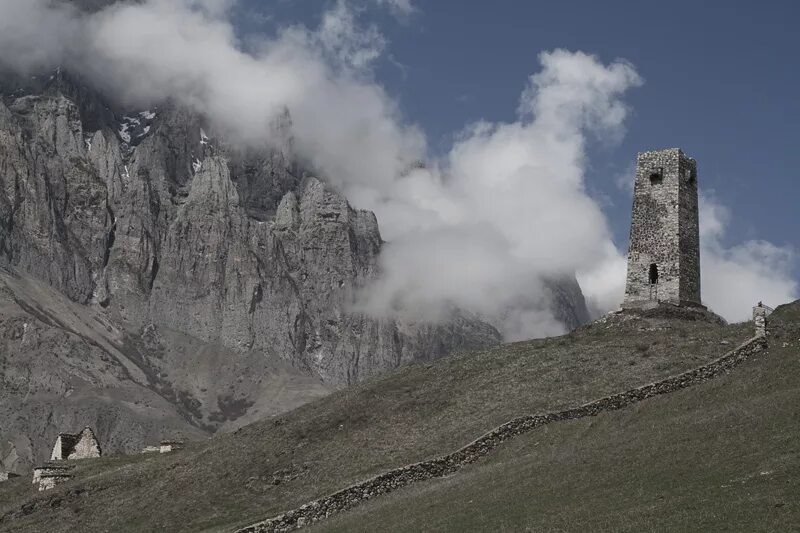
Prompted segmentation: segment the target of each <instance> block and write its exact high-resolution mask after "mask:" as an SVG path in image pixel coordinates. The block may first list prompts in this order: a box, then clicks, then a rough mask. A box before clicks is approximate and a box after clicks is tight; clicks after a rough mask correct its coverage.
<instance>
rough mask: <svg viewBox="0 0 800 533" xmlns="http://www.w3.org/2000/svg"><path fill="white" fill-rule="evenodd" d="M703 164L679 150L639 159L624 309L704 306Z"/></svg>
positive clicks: (645, 154) (651, 154) (643, 154)
mask: <svg viewBox="0 0 800 533" xmlns="http://www.w3.org/2000/svg"><path fill="white" fill-rule="evenodd" d="M697 204H698V200H697V163H696V162H695V160H694V159H692V158H690V157H688V156H687V155H686V154H684V153H683V152H682V151H681V150H680V149H678V148H670V149H668V150H658V151H653V152H641V153H640V154H639V156H638V158H637V161H636V183H635V185H634V190H633V214H632V217H631V240H630V249H629V251H628V277H627V282H626V286H625V300H624V301H623V304H622V306H623V307H641V306H646V305H653V304H656V303H658V302H669V303H673V304H678V305H693V306H700V305H701V301H700V228H699V224H698V205H697Z"/></svg>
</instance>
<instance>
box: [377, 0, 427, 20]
mask: <svg viewBox="0 0 800 533" xmlns="http://www.w3.org/2000/svg"><path fill="white" fill-rule="evenodd" d="M373 1H374V2H375V3H376V4H378V5H383V6H388V7H389V9H391V10H392V12H393V13H395V14H397V15H401V16H407V15H410V14H412V13H414V12H415V11H416V10H417V9H416V7H414V5H413V4H412V2H411V0H373Z"/></svg>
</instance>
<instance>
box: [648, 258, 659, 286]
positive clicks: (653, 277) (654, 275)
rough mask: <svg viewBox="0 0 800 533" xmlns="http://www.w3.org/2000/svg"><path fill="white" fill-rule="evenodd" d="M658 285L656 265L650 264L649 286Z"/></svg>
mask: <svg viewBox="0 0 800 533" xmlns="http://www.w3.org/2000/svg"><path fill="white" fill-rule="evenodd" d="M657 283H658V265H656V264H655V263H651V264H650V285H656V284H657Z"/></svg>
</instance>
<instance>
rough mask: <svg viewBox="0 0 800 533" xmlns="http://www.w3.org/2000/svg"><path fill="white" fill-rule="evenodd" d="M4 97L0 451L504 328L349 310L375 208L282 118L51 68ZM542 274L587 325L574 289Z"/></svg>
mask: <svg viewBox="0 0 800 533" xmlns="http://www.w3.org/2000/svg"><path fill="white" fill-rule="evenodd" d="M0 94H2V95H3V97H2V103H0V267H2V268H4V271H3V273H2V276H0V277H1V278H2V287H4V288H3V291H2V293H0V305H2V306H4V307H2V313H0V342H2V346H0V347H2V350H3V353H2V355H0V360H2V367H0V381H2V385H3V392H2V398H0V399H1V400H2V406H3V407H2V409H0V428H2V429H0V461H3V462H4V464H3V465H0V466H5V467H6V468H8V467H9V466H10V465H11V464H12V463H19V464H29V463H30V462H31V461H33V460H34V459H36V458H37V457H39V456H42V453H46V451H47V450H46V448H47V446H49V445H50V444H51V443H50V442H49V440H51V438H52V437H53V436H54V434H55V433H56V432H58V431H69V430H72V429H74V428H79V427H82V426H83V425H85V424H90V425H93V426H96V427H97V429H98V432H99V435H100V438H101V440H102V441H104V442H106V443H111V444H112V445H111V448H110V449H111V451H114V450H117V451H133V450H135V449H137V448H138V447H139V446H141V445H142V444H143V443H144V442H145V441H146V440H148V439H150V440H152V439H155V438H157V437H163V436H171V435H174V434H182V435H185V436H188V437H197V436H201V435H206V434H210V433H211V432H214V431H217V430H219V429H230V428H233V427H238V426H240V425H242V424H244V423H246V422H249V421H251V420H254V419H256V418H260V417H263V416H268V415H270V414H274V413H277V412H280V411H282V410H286V409H289V408H292V407H294V406H296V405H298V404H300V403H303V402H304V401H307V400H309V399H311V398H314V397H317V396H319V395H320V394H324V393H325V392H326V391H327V390H329V388H330V387H337V386H342V385H346V384H350V383H354V382H356V381H359V380H362V379H364V378H367V377H369V376H373V375H376V374H378V373H381V372H384V371H386V370H388V369H391V368H395V367H397V366H398V365H400V364H402V363H404V362H409V361H415V360H427V359H432V358H436V357H440V356H443V355H445V354H448V353H451V352H453V351H457V350H469V349H475V348H480V347H485V346H488V345H492V344H496V343H498V342H499V340H500V339H499V334H498V332H497V330H496V329H495V328H493V327H492V326H490V325H488V324H487V323H485V322H483V321H481V320H479V319H477V318H476V317H471V316H469V315H467V314H465V313H458V312H454V314H453V316H452V317H451V319H450V320H449V321H447V322H445V323H440V324H415V323H403V322H398V321H395V320H390V319H375V318H372V317H369V316H365V315H363V314H359V313H356V312H353V311H352V310H351V304H352V303H353V301H354V299H355V295H356V293H357V291H359V289H361V288H362V287H364V286H365V285H366V284H367V283H368V282H369V281H370V280H373V279H374V278H375V276H377V275H379V272H378V266H377V265H378V256H379V253H380V251H381V246H382V241H381V237H380V232H379V229H378V223H377V220H376V218H375V216H374V215H373V214H372V213H371V212H367V211H358V210H354V209H353V208H351V207H350V205H349V204H348V203H347V201H346V200H345V199H344V198H343V197H342V196H341V195H339V194H338V193H337V192H336V191H334V190H332V189H331V188H330V187H328V186H327V185H326V184H324V183H323V182H322V181H320V180H318V179H316V178H314V177H312V176H309V175H308V174H307V173H306V172H304V171H303V170H302V168H301V167H300V166H299V165H298V164H297V163H296V162H295V161H294V158H293V157H292V153H291V136H290V122H289V119H288V117H286V119H285V120H284V121H281V122H280V123H277V124H275V128H276V131H277V132H278V133H279V134H280V136H282V138H283V139H284V141H285V142H284V143H283V144H282V145H281V146H280V147H275V148H273V149H269V150H267V149H264V150H241V149H237V148H234V147H231V146H228V145H226V144H225V141H224V139H220V138H217V137H215V136H214V133H213V131H212V129H211V128H210V127H209V125H208V124H206V123H204V120H203V118H202V117H201V116H198V115H197V114H196V113H192V112H189V111H187V110H186V109H183V108H180V107H177V106H174V105H172V104H170V103H165V104H163V105H162V106H160V107H159V108H158V109H150V110H135V111H127V112H123V111H121V110H119V109H116V108H114V107H113V105H111V104H110V103H109V102H106V101H105V100H104V99H103V98H102V97H101V96H100V95H99V94H98V93H97V92H95V91H94V90H92V89H91V88H90V87H86V86H84V85H82V84H81V83H80V82H79V81H76V80H74V79H71V78H70V77H69V76H68V75H66V74H64V73H60V72H59V73H56V74H54V75H53V76H51V77H49V78H33V79H24V80H21V79H19V78H14V77H12V76H7V75H5V76H4V75H0ZM2 287H0V288H2ZM32 287H33V288H32ZM552 287H553V289H554V291H553V293H554V298H553V300H554V305H556V309H557V310H558V313H559V316H561V317H562V319H563V320H564V322H565V324H567V325H568V326H570V327H572V326H575V325H577V324H578V323H579V322H582V321H584V320H585V318H586V317H585V305H584V303H583V299H582V296H581V295H580V288H579V287H577V284H574V286H572V284H571V283H561V282H559V283H554V284H553V285H552ZM76 317H77V318H76ZM320 380H321V381H320ZM323 383H324V384H323ZM32 399H35V400H32ZM20 413H22V414H20ZM43 449H44V452H42V450H43Z"/></svg>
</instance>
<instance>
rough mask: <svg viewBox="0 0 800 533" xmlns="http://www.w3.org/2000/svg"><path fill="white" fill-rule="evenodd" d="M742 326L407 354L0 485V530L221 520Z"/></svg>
mask: <svg viewBox="0 0 800 533" xmlns="http://www.w3.org/2000/svg"><path fill="white" fill-rule="evenodd" d="M751 334H752V326H751V325H747V324H745V325H733V326H719V325H715V324H710V323H707V322H702V321H689V320H675V319H673V320H665V319H663V318H658V317H652V318H647V319H633V318H630V317H625V316H616V317H614V318H612V319H609V320H607V321H605V322H599V323H596V324H594V325H592V326H589V327H585V328H582V329H580V330H579V331H577V332H574V333H572V334H570V335H567V336H564V337H558V338H553V339H544V340H538V341H531V342H524V343H516V344H510V345H506V346H502V347H500V348H497V349H494V350H489V351H486V352H480V353H474V354H467V355H464V356H462V357H456V358H451V359H446V360H442V361H438V362H436V363H433V364H428V365H411V366H408V367H405V368H403V369H401V370H399V371H397V372H394V373H392V374H390V375H387V376H384V377H382V378H379V379H376V380H373V381H370V382H367V383H364V384H362V385H359V386H357V387H353V388H351V389H348V390H345V391H341V392H338V393H335V394H333V395H331V396H329V397H327V398H324V399H322V400H320V401H316V402H313V403H311V404H308V405H306V406H303V407H301V408H299V409H297V410H295V411H293V412H291V413H289V414H287V415H284V416H282V417H280V418H278V419H273V420H267V421H264V422H260V423H257V424H253V425H251V426H248V427H246V428H243V429H241V430H239V431H237V432H236V433H234V434H231V435H223V436H220V437H215V438H213V439H211V440H209V441H207V442H205V443H202V444H196V445H193V446H190V447H189V448H187V449H186V450H184V451H183V452H181V453H179V454H174V455H168V456H149V457H121V458H104V459H102V460H100V461H87V462H85V463H82V464H81V465H80V466H79V468H78V471H77V472H76V480H75V481H73V482H70V483H68V484H65V485H63V486H60V487H59V488H57V489H55V490H54V491H51V492H48V493H44V494H34V493H33V491H32V488H31V487H30V486H28V487H22V486H21V485H20V484H14V485H13V486H12V485H10V486H8V487H2V486H0V531H20V532H27V531H44V530H47V531H75V530H81V531H91V530H97V529H99V530H104V529H110V530H114V531H141V530H169V531H223V530H229V529H231V528H233V527H235V526H239V525H246V524H248V523H250V522H253V521H256V520H258V519H262V518H265V517H267V516H270V515H273V514H278V513H280V512H282V511H285V510H288V509H291V508H294V507H297V506H299V505H302V504H303V503H306V502H307V501H309V500H312V499H314V498H317V497H319V496H322V495H324V494H327V493H330V492H333V491H335V490H337V489H339V488H342V487H344V486H346V485H348V484H351V483H353V482H356V481H359V480H361V479H363V478H366V477H369V476H370V475H373V474H376V473H378V472H380V471H383V470H386V469H388V468H392V467H395V466H400V465H403V464H406V463H410V462H413V461H418V460H422V459H426V458H428V457H431V456H434V455H438V454H441V453H445V452H448V451H451V450H452V449H455V448H457V447H459V446H461V445H463V444H464V443H466V442H469V441H470V440H472V439H473V438H475V437H476V436H478V435H480V434H481V433H483V432H485V431H486V430H488V429H490V428H492V427H494V426H497V425H499V424H500V423H502V422H505V421H506V420H508V419H510V418H513V417H515V416H518V415H520V414H526V413H534V412H541V411H550V410H554V409H559V408H564V407H568V406H573V405H577V404H580V403H584V402H586V401H588V400H591V399H594V398H597V397H601V396H604V395H606V394H609V393H613V392H616V391H620V390H625V389H628V388H632V387H634V386H637V385H641V384H643V383H647V382H650V381H653V380H657V379H659V378H663V377H665V376H667V375H671V374H675V373H677V372H680V371H683V370H686V369H688V368H692V367H695V366H698V365H700V364H702V363H705V362H707V361H710V360H712V359H715V358H716V357H719V356H720V355H722V354H723V353H724V352H726V351H727V350H729V349H730V348H732V347H733V346H735V345H736V344H738V343H739V342H741V341H742V340H744V339H745V338H747V337H749V336H751ZM26 482H27V480H26Z"/></svg>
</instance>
